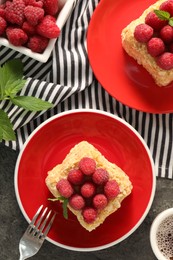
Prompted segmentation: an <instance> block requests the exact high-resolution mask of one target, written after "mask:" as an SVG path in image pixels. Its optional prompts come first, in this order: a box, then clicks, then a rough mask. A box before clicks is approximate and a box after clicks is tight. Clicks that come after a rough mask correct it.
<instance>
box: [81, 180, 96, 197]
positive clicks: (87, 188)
mask: <svg viewBox="0 0 173 260" xmlns="http://www.w3.org/2000/svg"><path fill="white" fill-rule="evenodd" d="M80 191H81V194H82V196H83V197H85V198H90V197H92V196H93V195H94V194H95V192H96V187H95V185H94V184H93V183H92V182H85V183H84V184H83V185H82V186H81V190H80Z"/></svg>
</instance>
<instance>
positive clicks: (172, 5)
mask: <svg viewBox="0 0 173 260" xmlns="http://www.w3.org/2000/svg"><path fill="white" fill-rule="evenodd" d="M159 9H160V10H162V11H166V12H168V13H170V15H171V17H172V16H173V1H171V0H169V1H166V2H163V3H162V4H161V5H160V8H159Z"/></svg>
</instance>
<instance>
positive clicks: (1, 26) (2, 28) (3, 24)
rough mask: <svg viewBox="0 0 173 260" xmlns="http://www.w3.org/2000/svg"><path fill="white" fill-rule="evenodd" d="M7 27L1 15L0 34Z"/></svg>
mask: <svg viewBox="0 0 173 260" xmlns="http://www.w3.org/2000/svg"><path fill="white" fill-rule="evenodd" d="M6 27H7V22H6V21H5V19H4V18H3V17H0V36H1V35H2V34H3V33H4V32H5V29H6Z"/></svg>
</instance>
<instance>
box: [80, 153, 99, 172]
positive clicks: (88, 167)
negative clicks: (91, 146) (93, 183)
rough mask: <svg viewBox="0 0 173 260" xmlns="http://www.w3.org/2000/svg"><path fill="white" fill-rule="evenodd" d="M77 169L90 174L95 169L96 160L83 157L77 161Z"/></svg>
mask: <svg viewBox="0 0 173 260" xmlns="http://www.w3.org/2000/svg"><path fill="white" fill-rule="evenodd" d="M79 169H80V170H81V171H82V172H83V173H84V174H85V175H91V174H93V173H94V171H95V169H96V162H95V161H94V160H93V159H92V158H89V157H83V158H82V159H81V160H80V162H79Z"/></svg>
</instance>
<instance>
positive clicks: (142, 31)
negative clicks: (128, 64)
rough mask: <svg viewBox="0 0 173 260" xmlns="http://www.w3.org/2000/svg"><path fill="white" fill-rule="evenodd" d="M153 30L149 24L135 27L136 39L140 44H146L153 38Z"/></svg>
mask: <svg viewBox="0 0 173 260" xmlns="http://www.w3.org/2000/svg"><path fill="white" fill-rule="evenodd" d="M153 32H154V31H153V28H151V26H149V25H147V24H144V23H143V24H139V25H137V26H136V27H135V30H134V37H135V39H136V40H137V41H138V42H142V43H146V42H148V41H149V40H150V39H151V37H152V36H153Z"/></svg>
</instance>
